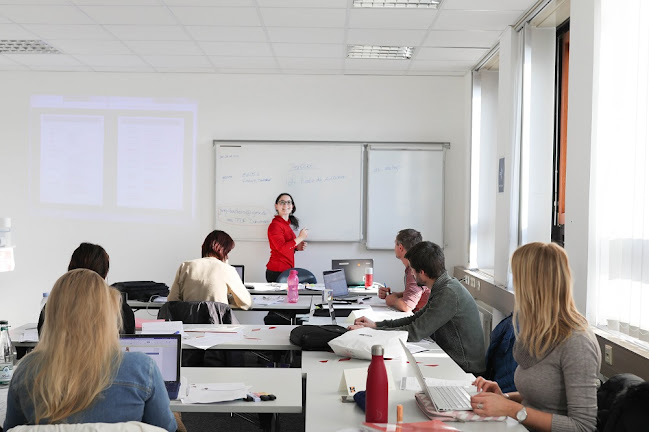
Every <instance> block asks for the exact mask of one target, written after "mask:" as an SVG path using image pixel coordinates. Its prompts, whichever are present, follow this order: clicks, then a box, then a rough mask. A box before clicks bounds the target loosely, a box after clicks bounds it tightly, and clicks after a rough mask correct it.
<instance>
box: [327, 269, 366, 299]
mask: <svg viewBox="0 0 649 432" xmlns="http://www.w3.org/2000/svg"><path fill="white" fill-rule="evenodd" d="M322 279H323V280H324V286H325V289H330V290H331V293H332V297H333V299H334V300H354V301H356V300H357V299H358V296H359V295H358V294H356V295H354V294H350V293H349V287H348V286H347V281H346V280H345V271H344V270H341V269H338V270H325V271H323V272H322ZM361 295H362V294H361Z"/></svg>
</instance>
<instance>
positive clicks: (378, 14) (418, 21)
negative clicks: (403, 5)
mask: <svg viewBox="0 0 649 432" xmlns="http://www.w3.org/2000/svg"><path fill="white" fill-rule="evenodd" d="M437 13H438V12H437V11H436V10H434V9H352V10H351V11H350V13H349V24H348V25H349V27H350V28H374V29H404V30H405V29H423V30H425V29H427V28H428V27H430V24H431V23H432V22H433V20H434V19H435V16H436V14H437Z"/></svg>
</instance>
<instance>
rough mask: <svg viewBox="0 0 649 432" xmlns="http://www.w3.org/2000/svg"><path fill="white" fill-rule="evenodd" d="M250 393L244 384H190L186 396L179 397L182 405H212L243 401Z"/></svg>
mask: <svg viewBox="0 0 649 432" xmlns="http://www.w3.org/2000/svg"><path fill="white" fill-rule="evenodd" d="M249 391H250V386H247V385H245V384H244V383H209V384H202V383H196V384H190V385H189V386H188V387H187V390H186V394H185V396H184V397H181V399H180V400H181V401H182V403H185V404H191V403H214V402H227V401H233V400H237V399H243V398H245V397H246V395H247V394H248V392H249Z"/></svg>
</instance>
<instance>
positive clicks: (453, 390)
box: [399, 339, 473, 412]
mask: <svg viewBox="0 0 649 432" xmlns="http://www.w3.org/2000/svg"><path fill="white" fill-rule="evenodd" d="M399 342H401V346H402V347H403V350H404V351H405V352H406V357H407V358H408V362H409V363H410V366H411V367H412V370H413V371H414V372H415V377H417V381H419V386H420V387H421V389H422V390H423V391H424V393H426V396H428V398H429V399H430V400H431V401H432V402H433V405H435V409H436V410H437V411H440V412H442V411H472V410H473V408H472V407H471V396H470V395H469V393H468V392H467V391H466V389H464V387H455V386H429V385H427V384H426V379H425V378H424V374H422V373H421V369H419V366H417V360H415V356H413V355H412V353H411V352H410V350H409V349H408V347H407V346H406V344H405V343H404V342H403V341H402V340H401V339H399Z"/></svg>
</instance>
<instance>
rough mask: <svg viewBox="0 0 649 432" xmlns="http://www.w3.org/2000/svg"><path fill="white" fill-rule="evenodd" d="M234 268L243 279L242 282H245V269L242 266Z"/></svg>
mask: <svg viewBox="0 0 649 432" xmlns="http://www.w3.org/2000/svg"><path fill="white" fill-rule="evenodd" d="M232 267H234V269H235V270H236V271H237V273H238V274H239V277H240V278H241V282H245V279H244V278H243V274H244V271H243V270H244V267H243V266H242V265H233V266H232Z"/></svg>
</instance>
